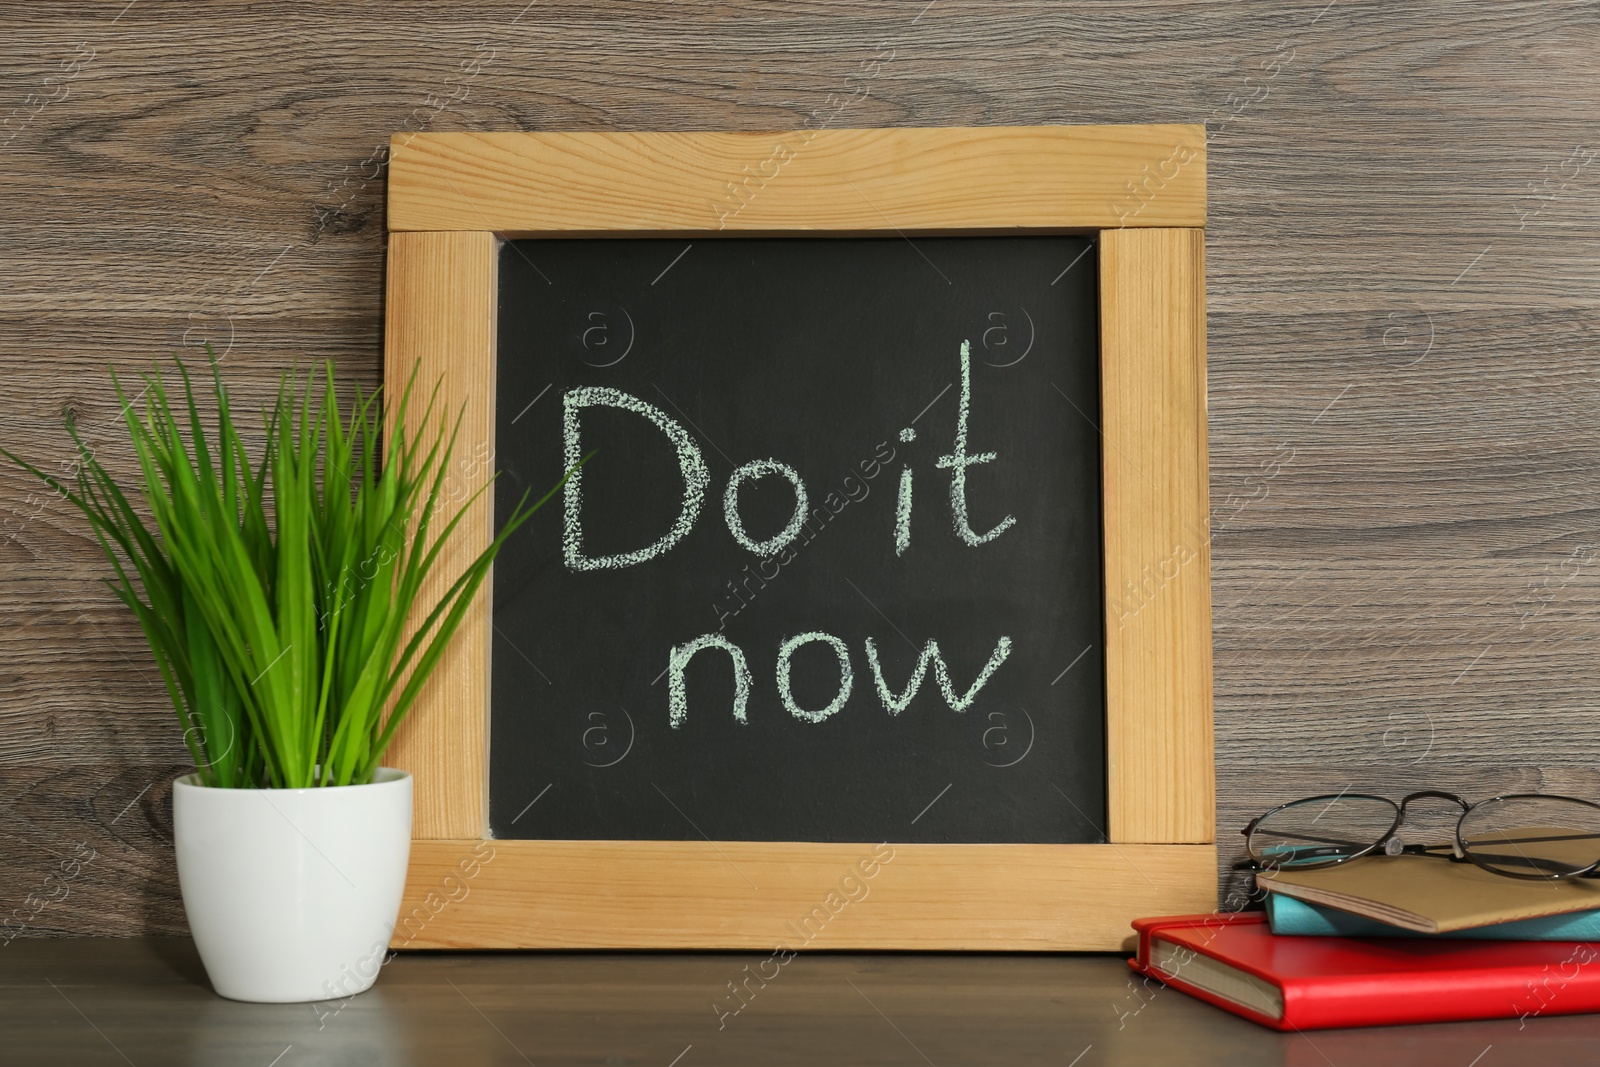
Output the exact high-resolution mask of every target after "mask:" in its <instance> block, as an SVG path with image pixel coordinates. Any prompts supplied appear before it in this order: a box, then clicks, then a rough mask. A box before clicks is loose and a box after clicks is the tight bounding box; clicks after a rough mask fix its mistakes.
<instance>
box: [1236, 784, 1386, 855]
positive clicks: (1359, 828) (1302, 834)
mask: <svg viewBox="0 0 1600 1067" xmlns="http://www.w3.org/2000/svg"><path fill="white" fill-rule="evenodd" d="M1399 812H1400V809H1399V808H1398V807H1397V806H1396V805H1395V804H1394V802H1393V801H1390V800H1385V799H1383V798H1382V797H1371V796H1364V795H1359V794H1357V795H1340V796H1325V797H1310V798H1308V799H1306V800H1299V801H1296V802H1294V803H1293V804H1285V805H1284V806H1283V807H1281V808H1278V809H1276V810H1274V811H1270V812H1268V813H1267V814H1266V815H1263V816H1262V817H1261V818H1260V819H1259V820H1258V821H1257V822H1256V824H1255V826H1254V827H1253V828H1252V829H1251V831H1250V836H1249V840H1248V845H1247V847H1248V848H1249V850H1250V858H1251V859H1253V860H1255V861H1256V862H1257V863H1258V864H1260V865H1261V866H1263V867H1268V868H1277V869H1281V870H1293V869H1296V868H1307V867H1323V866H1328V865H1330V864H1334V863H1339V862H1341V861H1343V860H1346V859H1349V858H1350V857H1352V856H1357V855H1360V854H1362V853H1364V852H1367V851H1370V850H1371V849H1372V847H1373V846H1374V845H1376V844H1377V843H1378V842H1379V841H1381V840H1382V839H1383V838H1384V837H1385V836H1386V835H1387V834H1388V833H1389V831H1390V830H1391V829H1393V827H1394V822H1395V818H1396V816H1397V815H1398V814H1399Z"/></svg>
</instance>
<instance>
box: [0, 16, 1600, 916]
mask: <svg viewBox="0 0 1600 1067" xmlns="http://www.w3.org/2000/svg"><path fill="white" fill-rule="evenodd" d="M118 11H122V14H121V15H120V16H118V14H117V12H118ZM1597 48H1600V25H1597V24H1596V22H1595V20H1594V18H1593V14H1592V11H1590V10H1589V9H1588V8H1587V7H1586V6H1584V5H1575V4H1570V3H1563V2H1556V0H1550V2H1526V0H1506V2H1501V3H1495V4H1481V3H1470V2H1459V3H1444V2H1438V0H1434V2H1426V0H1419V2H1416V3H1404V4H1401V3H1392V2H1388V0H1361V2H1353V0H1336V2H1335V3H1332V4H1326V0H1313V2H1309V3H1289V4H1279V3H1266V2H1255V3H1229V4H1215V3H1209V2H1204V0H1190V2H1179V0H1169V2H1151V3H1143V4H1099V3H1072V4H1050V5H1046V4H1024V3H1009V4H995V3H982V4H979V3H965V2H958V0H937V2H935V3H933V4H931V5H929V4H927V3H926V0H909V2H907V3H899V2H896V3H886V4H875V5H862V4H856V3H841V2H836V0H811V2H806V3H779V4H768V5H761V6H759V7H755V6H751V7H749V8H745V7H741V6H738V5H731V4H704V5H701V4H691V3H680V2H661V0H654V2H646V0H634V2H628V3H606V4H600V3H563V2H559V0H556V2H548V3H539V4H535V5H529V6H526V7H525V6H524V4H523V2H522V0H511V2H509V3H506V4H503V5H501V4H497V5H493V6H489V5H485V6H483V7H481V8H476V9H474V10H471V11H467V10H463V9H462V8H460V7H458V6H456V5H436V4H418V3H398V4H371V5H352V4H331V5H318V6H317V7H316V8H315V9H311V8H301V7H298V6H296V5H291V4H283V3H266V4H230V5H222V6H217V7H207V8H204V9H201V10H197V9H195V8H193V7H192V6H189V7H178V6H174V5H172V4H169V3H165V2H162V0H150V2H140V3H136V4H134V5H133V6H131V7H128V8H126V9H124V8H123V5H122V4H121V3H113V4H110V5H94V6H89V7H85V6H84V5H77V4H66V3H59V2H41V3H35V4H28V5H12V6H11V7H10V8H9V9H8V10H6V11H5V12H4V13H3V14H0V206H3V207H4V210H3V211H0V264H3V268H0V271H3V272H0V441H3V442H4V443H5V444H6V445H7V446H9V447H13V448H20V449H21V450H22V451H24V452H25V453H26V454H27V455H29V456H30V457H33V458H34V459H36V460H37V461H39V462H41V463H44V464H57V463H61V462H63V461H67V460H69V458H70V454H69V451H68V449H67V447H66V445H65V437H64V435H63V434H62V432H61V429H60V424H61V420H62V417H63V416H64V415H69V414H70V415H72V416H74V417H76V418H77V419H78V421H79V424H80V426H82V427H83V429H84V431H85V433H86V434H87V436H88V438H89V439H90V441H91V442H93V443H94V445H95V446H96V447H97V448H103V449H104V450H105V455H106V457H107V459H108V461H109V462H110V463H111V464H112V466H113V467H114V468H117V469H121V470H124V471H126V470H127V469H128V466H127V463H126V458H125V457H126V453H125V452H124V451H123V450H122V448H121V441H122V438H121V436H120V435H119V433H118V429H117V424H116V421H115V419H116V405H115V402H114V401H113V399H112V396H111V394H110V392H109V388H108V385H107V381H106V372H105V367H106V365H107V364H108V363H109V364H113V365H115V366H116V367H117V368H119V370H120V371H121V372H122V373H124V374H132V373H134V372H135V371H136V370H137V369H138V368H139V367H140V366H142V365H147V364H148V361H149V360H151V359H153V358H155V357H159V356H164V355H167V354H169V353H172V352H174V351H186V352H188V353H190V354H197V353H198V352H199V350H200V346H201V345H202V344H203V343H204V342H205V341H206V340H210V341H211V342H212V343H213V344H214V345H215V346H216V348H217V351H218V352H219V353H220V354H221V355H222V356H223V359H224V366H225V368H226V370H227V372H228V374H229V376H230V379H231V381H232V382H233V383H234V386H235V392H236V394H237V395H238V396H239V397H240V399H242V400H245V401H249V402H252V403H253V402H256V401H259V400H261V399H263V398H265V397H266V396H268V395H269V394H270V393H271V391H272V390H273V389H274V388H275V387H276V380H277V376H278V374H279V373H280V371H281V370H282V368H283V367H285V366H286V365H288V363H289V362H290V361H291V360H296V359H298V360H306V361H310V360H320V359H323V358H330V359H333V360H334V361H335V362H336V364H337V365H338V369H339V373H340V374H341V375H342V376H343V378H344V379H345V381H346V382H356V381H359V382H361V383H362V384H363V385H364V386H368V387H370V386H372V385H373V384H375V383H376V381H377V379H378V376H379V370H380V366H381V351H382V349H381V329H382V323H383V302H382V284H383V271H384V247H383V245H384V232H383V207H384V186H383V174H384V165H385V161H384V155H383V152H384V150H385V148H386V146H387V144H388V140H389V135H390V133H391V132H395V131H404V130H407V129H410V130H421V129H428V130H451V129H465V130H485V129H547V130H558V129H574V130H585V129H587V130H604V129H682V130H690V129H745V130H767V129H778V128H786V127H800V126H805V125H807V124H810V125H813V126H820V125H827V126H829V127H835V128H839V127H848V126H893V125H981V124H1027V123H1115V122H1140V123H1147V122H1199V121H1204V122H1206V123H1207V124H1208V126H1209V129H1210V146H1209V172H1210V226H1209V232H1208V234H1207V240H1206V243H1207V248H1206V256H1207V260H1206V277H1207V282H1208V290H1209V292H1208V299H1209V306H1210V318H1209V327H1208V328H1209V335H1208V338H1207V350H1208V356H1209V362H1210V380H1209V397H1210V442H1209V443H1210V453H1211V487H1210V489H1211V501H1212V522H1213V530H1214V539H1213V544H1212V546H1211V549H1212V558H1213V567H1214V578H1213V589H1214V617H1215V628H1216V629H1215V633H1216V641H1215V655H1216V739H1217V768H1218V806H1219V816H1218V818H1219V832H1220V835H1221V836H1220V837H1219V840H1220V841H1222V854H1223V858H1224V860H1226V859H1227V858H1229V857H1230V855H1231V853H1232V851H1233V848H1234V846H1233V845H1232V839H1233V838H1235V836H1236V835H1234V834H1233V831H1234V830H1235V829H1236V828H1237V827H1238V826H1239V825H1240V824H1241V823H1242V822H1243V821H1244V820H1245V818H1246V817H1247V816H1248V814H1250V813H1252V812H1254V811H1256V810H1259V809H1261V808H1262V807H1264V806H1266V805H1268V804H1272V803H1275V802H1277V801H1280V800H1284V799H1288V798H1291V797H1293V796H1297V795H1301V794H1304V793H1306V792H1308V791H1320V790H1326V791H1330V792H1333V791H1338V790H1340V789H1343V788H1346V787H1349V788H1355V789H1362V788H1367V789H1380V790H1388V791H1392V790H1400V789H1405V788H1414V787H1420V786H1422V785H1432V786H1436V787H1443V788H1449V789H1456V790H1460V791H1462V792H1464V793H1466V794H1468V795H1471V796H1483V795H1487V794H1490V793H1493V792H1497V791H1505V790H1509V789H1539V788H1542V789H1551V790H1567V791H1573V792H1577V793H1579V794H1581V795H1586V796H1591V797H1597V798H1600V773H1597V771H1596V770H1595V769H1594V768H1593V766H1592V764H1593V755H1594V753H1595V752H1596V750H1597V749H1600V717H1597V716H1596V714H1595V709H1596V706H1597V703H1600V701H1597V694H1600V622H1597V619H1600V616H1597V614H1596V609H1597V607H1600V432H1597V427H1600V335H1597V333H1596V327H1595V322H1596V310H1597V305H1600V195H1597V194H1600V156H1597V155H1596V153H1595V151H1594V150H1595V149H1596V147H1597V146H1600V127H1597V126H1596V124H1595V116H1596V115H1597V114H1600V84H1597V83H1596V81H1595V79H1594V77H1593V67H1594V60H1593V57H1594V55H1595V54H1596V51H1597ZM7 114H9V117H3V116H6V115H7ZM1128 210H1129V211H1134V210H1137V203H1136V202H1133V201H1130V202H1129V204H1128ZM30 492H31V493H32V494H33V495H32V496H31V497H30V495H29V494H30ZM102 574H103V564H102V562H101V560H100V559H99V557H98V551H97V549H96V548H95V547H94V546H93V544H92V543H91V542H90V541H89V540H88V539H86V537H85V536H84V531H83V528H82V527H81V526H80V525H79V524H78V523H77V522H75V521H74V520H73V516H72V515H70V514H69V513H68V512H67V510H66V509H65V508H63V507H62V506H61V504H60V502H59V501H55V500H52V499H49V498H47V497H45V496H42V495H41V494H40V493H38V492H37V490H35V489H34V487H33V486H32V485H30V484H29V483H28V481H27V480H26V479H24V478H23V477H20V476H19V475H18V474H17V473H15V472H14V471H12V470H9V469H4V470H0V914H11V913H12V911H13V909H18V912H17V914H18V915H19V917H20V918H22V919H25V920H26V923H27V932H28V933H30V934H31V933H42V934H52V933H61V934H65V933H73V934H87V933H99V934H132V933H140V932H157V933H164V932H177V931H181V930H182V929H183V917H182V911H181V907H180V903H179V899H178V893H177V886H176V881H175V878H174V875H173V867H172V860H171V853H170V846H169V841H170V836H171V827H170V814H169V805H168V796H167V792H166V789H165V785H164V783H165V782H166V781H167V780H168V779H169V778H170V777H171V775H172V773H174V772H175V771H176V770H177V769H178V768H179V766H180V764H181V761H182V759H183V748H182V746H181V744H180V742H179V738H178V735H177V733H176V731H175V729H174V727H173V723H172V718H171V711H170V709H169V707H168V706H167V703H166V699H165V697H164V695H163V693H162V690H161V688H160V684H159V680H158V679H157V677H156V674H155V671H154V670H153V669H152V667H151V665H150V664H149V663H148V662H147V660H146V653H145V651H144V649H143V647H142V644H141V641H140V639H139V636H138V634H137V632H136V629H135V627H134V626H133V625H132V623H131V621H130V620H129V619H128V618H127V617H126V616H125V614H124V613H123V612H122V611H121V609H120V608H119V607H118V606H117V605H116V604H115V602H114V601H113V600H112V599H111V597H110V595H109V593H108V592H107V591H106V590H105V589H104V588H103V586H101V585H100V577H101V575H102ZM80 844H81V845H82V846H83V848H84V849H92V850H93V858H92V860H91V861H90V862H89V863H88V864H87V865H85V866H83V867H82V869H81V871H80V872H79V873H78V874H77V875H76V876H75V877H74V878H73V879H72V880H71V881H70V883H69V884H68V888H67V890H66V895H65V897H64V899H58V900H55V901H54V902H50V903H47V904H45V905H44V906H43V907H42V909H41V910H38V911H37V912H35V910H34V907H35V904H34V903H29V895H30V894H33V895H34V897H33V900H34V901H35V902H37V901H39V900H42V899H44V898H45V897H60V895H61V890H60V889H58V888H57V886H58V885H59V884H60V883H59V882H57V881H54V880H52V881H51V882H50V883H48V884H47V883H46V882H45V876H46V875H47V874H48V873H49V872H51V871H52V870H54V869H55V868H56V866H57V864H58V863H59V862H60V861H61V860H63V859H66V858H69V857H71V856H72V855H73V853H74V850H75V849H78V848H79V846H80ZM82 854H83V853H81V852H80V853H79V855H80V857H81V855H82Z"/></svg>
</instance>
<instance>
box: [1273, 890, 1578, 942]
mask: <svg viewBox="0 0 1600 1067" xmlns="http://www.w3.org/2000/svg"><path fill="white" fill-rule="evenodd" d="M1267 921H1268V922H1270V923H1271V924H1272V932H1273V933H1275V934H1293V935H1297V936H1310V937H1452V938H1460V939H1472V940H1479V941H1600V910H1595V911H1573V912H1568V913H1567V914H1565V915H1542V916H1540V917H1539V918H1537V919H1519V920H1517V921H1516V922H1510V923H1496V924H1494V925H1493V926H1477V927H1473V928H1472V929H1470V930H1456V931H1453V932H1451V933H1448V934H1419V933H1417V932H1416V931H1414V930H1403V929H1401V928H1400V927H1398V926H1390V925H1389V924H1388V923H1381V922H1379V921H1378V920H1376V919H1369V918H1367V917H1366V916H1364V915H1354V914H1352V913H1350V912H1348V911H1340V910H1338V909H1337V908H1325V907H1323V906H1322V905H1320V904H1308V903H1306V902H1305V901H1303V900H1296V899H1295V898H1294V897H1290V896H1284V895H1283V894H1282V893H1268V894H1267Z"/></svg>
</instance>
